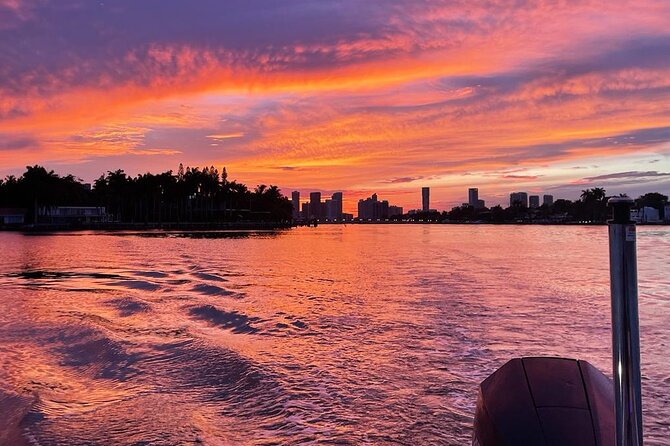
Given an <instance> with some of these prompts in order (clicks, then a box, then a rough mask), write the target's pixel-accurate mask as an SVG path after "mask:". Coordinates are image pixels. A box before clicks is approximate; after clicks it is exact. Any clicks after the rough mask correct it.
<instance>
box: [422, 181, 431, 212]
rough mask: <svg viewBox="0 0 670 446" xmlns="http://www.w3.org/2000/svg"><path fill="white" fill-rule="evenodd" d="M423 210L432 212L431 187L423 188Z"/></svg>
mask: <svg viewBox="0 0 670 446" xmlns="http://www.w3.org/2000/svg"><path fill="white" fill-rule="evenodd" d="M421 210H423V212H428V211H429V210H430V187H422V188H421Z"/></svg>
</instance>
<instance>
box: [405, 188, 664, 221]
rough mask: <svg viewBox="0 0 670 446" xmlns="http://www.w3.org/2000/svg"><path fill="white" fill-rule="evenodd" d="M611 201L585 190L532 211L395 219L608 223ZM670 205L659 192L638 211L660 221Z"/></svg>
mask: <svg viewBox="0 0 670 446" xmlns="http://www.w3.org/2000/svg"><path fill="white" fill-rule="evenodd" d="M609 198H610V197H609V196H607V192H606V191H605V189H603V188H601V187H595V188H592V189H585V190H583V191H582V193H581V196H580V198H579V199H578V200H575V201H571V200H564V199H558V200H556V201H554V203H553V204H552V205H550V206H548V205H542V206H540V207H538V208H535V209H529V208H527V207H525V206H522V205H521V204H520V203H515V204H514V205H512V206H510V207H507V208H503V207H502V206H499V205H498V206H493V207H491V208H483V209H476V208H474V207H473V206H457V207H455V208H453V209H452V210H451V211H448V212H447V211H445V212H437V211H435V212H419V213H417V214H413V215H401V216H396V217H393V219H396V220H407V219H409V220H419V221H420V220H423V221H426V220H432V221H457V222H468V221H478V222H486V223H511V222H528V223H533V222H536V223H577V222H583V223H605V222H606V221H607V219H608V217H609V213H608V209H607V200H609ZM667 203H668V197H667V196H666V195H663V194H660V193H658V192H651V193H647V194H644V195H642V196H640V197H639V198H637V199H636V200H635V206H636V207H637V208H641V207H644V206H649V207H653V208H655V209H658V210H659V214H660V218H661V219H663V217H664V206H665V204H667Z"/></svg>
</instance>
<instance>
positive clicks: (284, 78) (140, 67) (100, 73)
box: [0, 0, 670, 208]
mask: <svg viewBox="0 0 670 446" xmlns="http://www.w3.org/2000/svg"><path fill="white" fill-rule="evenodd" d="M668 54H670V4H669V3H668V2H667V1H665V0H643V1H639V2H635V3H634V4H633V3H631V2H625V1H608V2H605V1H601V0H591V1H583V2H571V1H567V2H566V1H546V2H531V1H524V0H521V1H518V2H513V3H510V2H508V1H503V0H499V1H496V0H493V1H491V0H489V1H481V2H479V1H466V0H461V1H459V0H455V1H439V0H432V1H428V0H413V1H407V0H384V1H381V0H380V1H369V2H360V1H357V0H324V1H319V2H314V1H311V0H292V1H286V2H274V1H270V0H231V1H226V2H220V1H215V0H203V1H200V2H198V3H197V4H193V2H188V1H176V0H160V1H159V0H146V1H142V2H138V1H132V0H119V1H115V2H90V1H84V0H58V1H56V0H51V1H49V0H41V1H37V0H25V1H15V0H0V173H14V172H16V171H17V170H20V169H21V168H22V166H23V165H24V164H28V163H30V164H33V163H36V162H40V163H47V164H48V163H52V164H58V165H63V164H65V165H72V169H71V170H73V172H74V173H76V174H78V175H81V176H84V177H88V178H91V177H92V176H93V175H96V174H98V173H99V172H100V171H103V170H106V169H109V168H116V167H118V166H120V165H121V164H124V167H128V170H129V171H131V172H140V171H143V170H147V169H152V170H156V169H162V168H174V167H175V165H176V164H177V163H178V162H179V161H183V162H185V163H190V164H201V165H203V164H207V165H209V164H217V165H226V166H228V170H229V171H230V172H231V173H232V174H233V175H234V176H236V177H237V178H238V179H241V180H244V181H248V182H251V183H252V184H253V183H256V182H260V181H263V182H273V183H277V184H279V185H280V186H281V187H283V188H287V189H288V188H300V189H302V190H305V191H306V190H308V189H310V188H315V189H320V190H323V191H324V192H325V191H333V190H338V189H341V190H345V191H346V194H347V195H348V196H351V197H357V196H361V195H364V194H367V193H369V192H372V191H380V192H383V193H384V194H385V196H388V198H391V199H394V197H396V199H395V200H394V201H397V202H399V203H400V204H403V205H405V206H408V207H411V206H416V205H417V204H418V201H419V199H418V193H416V191H417V188H418V187H419V186H420V185H429V186H431V187H433V188H434V193H433V196H434V197H436V199H437V200H439V202H440V203H443V204H444V205H449V204H451V203H454V204H457V203H460V202H461V201H463V196H464V188H465V187H467V186H469V185H474V186H479V187H480V190H481V191H482V194H483V196H484V197H485V198H487V199H489V200H493V201H496V200H499V201H503V198H502V197H503V196H504V195H505V194H506V193H507V192H508V191H509V189H511V188H514V189H518V188H520V187H524V188H527V189H528V190H534V191H539V190H542V189H548V188H550V187H556V186H557V185H562V184H563V185H566V184H567V185H570V184H577V183H579V182H580V181H590V182H597V181H612V180H613V178H607V177H606V176H607V175H611V172H632V171H633V170H634V169H632V168H631V167H630V164H636V163H637V164H639V163H646V162H652V161H653V162H655V163H656V164H655V168H658V169H660V170H659V172H661V171H667V170H668V169H670V165H668V163H669V161H668V159H669V158H668V154H669V153H670V130H669V129H670V109H669V108H668V107H667V104H668V103H670V58H668V57H667V55H668ZM594 165H597V167H592V166H594ZM580 167H588V170H586V171H587V172H588V173H589V174H590V175H589V176H588V177H586V176H584V175H583V174H584V173H585V170H582V169H577V168H580ZM511 169H518V171H514V172H512V171H510V170H511ZM501 172H503V173H501ZM505 172H507V173H505ZM578 173H579V176H577V174H578ZM621 180H625V179H624V178H621ZM639 181H640V182H645V181H646V182H648V184H649V185H650V186H653V187H654V188H657V189H661V191H663V192H666V193H667V192H668V189H669V188H670V181H669V180H668V179H667V178H666V177H663V176H661V177H660V178H659V177H654V176H645V177H640V178H639ZM608 184H609V183H608ZM566 187H568V189H565V190H566V193H572V190H571V189H569V188H570V187H571V186H566ZM351 207H352V205H351V203H350V204H349V208H351Z"/></svg>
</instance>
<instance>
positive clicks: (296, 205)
mask: <svg viewBox="0 0 670 446" xmlns="http://www.w3.org/2000/svg"><path fill="white" fill-rule="evenodd" d="M291 204H293V218H294V219H295V220H297V219H298V218H300V192H299V191H297V190H294V191H293V192H291Z"/></svg>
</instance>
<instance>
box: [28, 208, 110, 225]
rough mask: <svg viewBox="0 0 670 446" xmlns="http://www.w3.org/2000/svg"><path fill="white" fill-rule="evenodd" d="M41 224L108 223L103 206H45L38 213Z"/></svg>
mask: <svg viewBox="0 0 670 446" xmlns="http://www.w3.org/2000/svg"><path fill="white" fill-rule="evenodd" d="M37 216H38V221H39V222H40V223H60V224H62V223H102V222H106V221H108V216H107V211H106V209H105V207H103V206H45V207H41V208H39V210H38V213H37Z"/></svg>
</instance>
